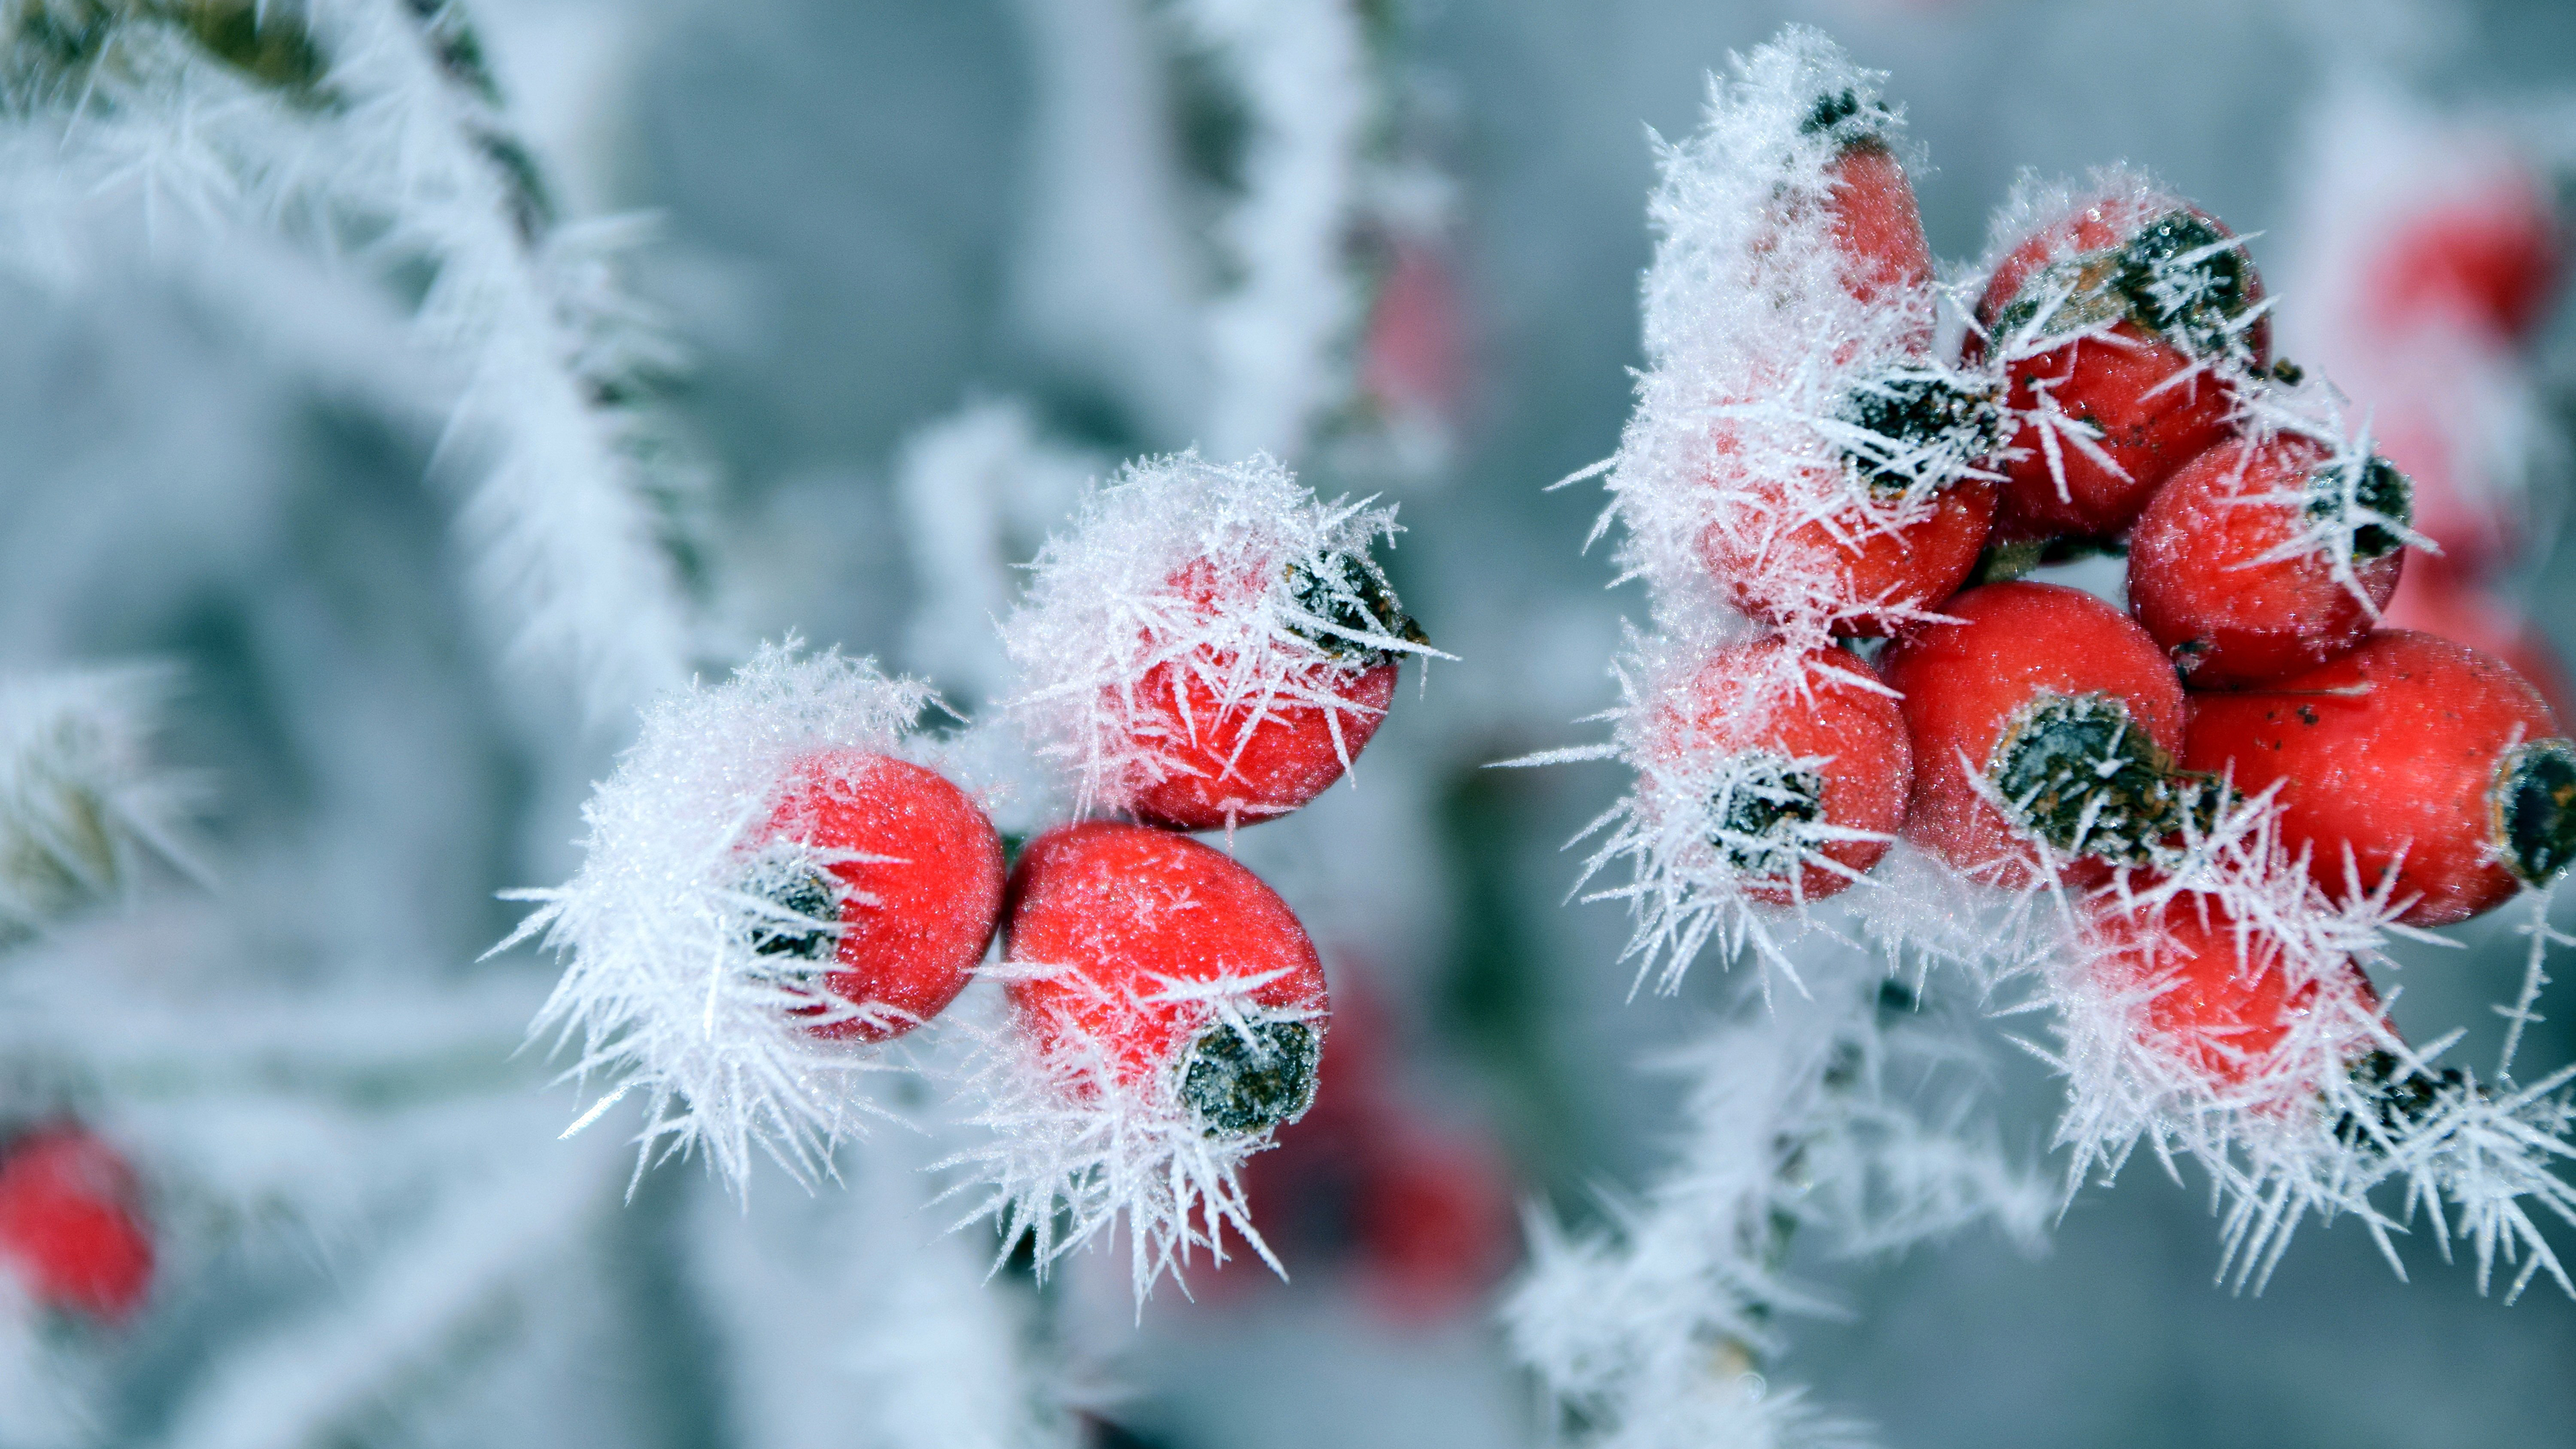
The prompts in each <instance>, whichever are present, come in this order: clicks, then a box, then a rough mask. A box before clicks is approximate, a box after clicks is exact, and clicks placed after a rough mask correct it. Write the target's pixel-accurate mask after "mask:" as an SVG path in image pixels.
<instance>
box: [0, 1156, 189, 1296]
mask: <svg viewBox="0 0 2576 1449" xmlns="http://www.w3.org/2000/svg"><path fill="white" fill-rule="evenodd" d="M140 1200H141V1193H140V1190H139V1188H138V1186H137V1184H136V1182H135V1177H134V1170H133V1168H131V1167H130V1166H128V1165H127V1164H126V1161H125V1159H124V1157H123V1156H122V1155H120V1154H119V1153H118V1152H117V1150H116V1149H115V1148H113V1147H110V1146H109V1145H108V1144H107V1143H105V1142H103V1141H101V1140H100V1139H98V1138H97V1137H95V1136H93V1135H91V1134H90V1133H88V1132H86V1131H83V1130H82V1129H80V1128H78V1127H74V1126H58V1127H46V1128H41V1129H39V1130H37V1131H34V1132H30V1133H27V1134H26V1135H25V1136H22V1137H20V1138H18V1139H17V1140H16V1141H14V1142H11V1143H10V1144H9V1145H8V1146H7V1147H6V1149H0V1264H5V1266H6V1268H7V1270H8V1271H10V1272H12V1273H13V1274H14V1275H15V1276H16V1277H17V1279H18V1281H19V1282H20V1283H21V1284H22V1285H23V1286H24V1288H25V1290H26V1292H27V1294H28V1296H29V1297H31V1298H33V1299H34V1300H35V1301H36V1302H38V1303H41V1304H44V1305H45V1306H47V1307H49V1308H55V1309H60V1310H63V1311H66V1312H72V1313H80V1314H85V1315H87V1316H89V1317H91V1318H95V1319H99V1320H101V1321H104V1322H109V1323H115V1322H121V1321H123V1320H124V1319H127V1318H130V1317H132V1316H133V1314H134V1311H135V1310H136V1309H138V1308H140V1307H142V1305H143V1299H144V1295H145V1294H146V1293H147V1292H148V1291H149V1290H150V1288H151V1286H152V1265H153V1258H154V1253H153V1246H152V1233H151V1229H150V1227H149V1226H148V1225H147V1224H146V1223H145V1222H144V1219H143V1215H142V1212H141V1208H140Z"/></svg>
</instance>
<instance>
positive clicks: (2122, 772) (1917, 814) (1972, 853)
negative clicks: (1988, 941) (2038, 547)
mask: <svg viewBox="0 0 2576 1449" xmlns="http://www.w3.org/2000/svg"><path fill="white" fill-rule="evenodd" d="M1942 612H1943V613H1944V614H1946V615H1949V616H1951V617H1952V618H1953V619H1955V620H1956V621H1957V622H1955V623H1946V624H1932V625H1927V626H1925V627H1924V628H1923V629H1922V630H1921V631H1920V632H1918V633H1915V634H1912V635H1909V636H1906V637H1904V638H1900V639H1898V640H1897V641H1896V643H1895V644H1894V645H1893V646H1891V647H1890V648H1889V649H1888V651H1887V654H1886V656H1885V657H1884V658H1883V659H1882V660H1881V665H1882V669H1883V672H1884V674H1885V676H1886V679H1887V682H1888V683H1889V684H1890V685H1892V686H1894V687H1895V688H1896V689H1897V690H1898V691H1899V692H1900V693H1901V694H1902V695H1903V696H1904V703H1903V710H1904V715H1905V723H1906V728H1907V731H1908V733H1909V734H1910V735H1911V737H1912V740H1913V748H1914V791H1913V799H1912V802H1911V804H1910V806H1909V807H1908V809H1907V812H1906V817H1905V827H1904V835H1905V837H1906V838H1907V839H1909V840H1912V841H1914V842H1916V843H1917V844H1920V845H1922V846H1924V847H1926V848H1928V849H1930V850H1933V851H1936V852H1938V853H1939V854H1940V855H1941V856H1942V858H1943V859H1945V860H1947V861H1949V862H1950V864H1951V865H1953V866H1955V867H1957V868H1958V869H1960V870H1963V871H1971V872H1976V873H1978V874H1980V875H1983V876H1985V877H1986V878H1988V879H1990V880H1992V881H1993V882H1994V883H1996V884H1998V885H2001V886H2003V887H2005V888H2007V889H2020V888H2023V887H2025V886H2028V885H2030V884H2032V883H2033V882H2035V881H2037V880H2039V879H2040V878H2041V874H2040V862H2041V860H2042V859H2043V857H2042V856H2041V854H2040V852H2039V851H2038V850H2037V849H2035V848H2034V844H2033V842H2044V843H2045V845H2046V847H2047V848H2048V851H2049V852H2050V855H2049V857H2047V858H2049V859H2053V860H2055V861H2056V862H2057V863H2058V864H2059V866H2060V868H2061V871H2062V876H2061V878H2062V879H2064V880H2067V881H2068V882H2070V883H2073V884H2079V885H2083V884H2092V883H2095V882H2098V881H2100V880H2103V879H2105V878H2107V876H2108V875H2109V872H2110V870H2111V866H2112V864H2113V863H2115V862H2136V861H2141V860H2144V859H2145V858H2146V857H2147V855H2148V853H2149V851H2150V850H2151V848H2152V847H2154V846H2155V845H2156V844H2157V843H2158V842H2160V841H2162V840H2163V839H2164V838H2165V837H2166V836H2167V835H2169V834H2170V833H2172V832H2173V831H2175V830H2177V829H2179V828H2180V827H2181V824H2182V812H2183V811H2184V810H2185V809H2186V808H2187V805H2188V801H2187V799H2186V796H2185V793H2184V791H2183V789H2182V787H2181V784H2180V782H2178V781H2177V780H2176V778H2175V777H2174V774H2173V756H2174V754H2175V753H2176V752H2177V751H2179V750H2180V749H2181V747H2182V734H2183V696H2182V686H2181V685H2179V684H2177V683H2176V682H2175V680H2174V674H2173V669H2172V667H2171V666H2169V665H2168V664H2166V663H2165V658H2164V653H2163V651H2162V650H2159V649H2158V648H2157V647H2156V643H2155V641H2154V640H2153V639H2150V638H2148V637H2147V634H2146V631H2144V630H2142V629H2140V628H2139V627H2138V626H2137V625H2136V624H2134V623H2132V622H2131V621H2130V620H2129V618H2128V616H2127V615H2124V614H2122V613H2121V612H2120V611H2119V610H2117V609H2114V608H2112V607H2111V606H2110V605H2108V604H2105V603H2103V602H2102V601H2101V600H2099V599H2096V598H2094V597H2093V596H2092V595H2090V594H2085V593H2080V592H2078V591H2076V590H2074V589H2067V588H2060V587H2058V586H2056V585H2054V584H2032V583H2005V584H1988V585H1986V586H1984V587H1982V588H1975V589H1970V590H1968V591H1967V592H1966V593H1963V594H1960V595H1959V596H1958V597H1956V598H1954V599H1952V600H1950V601H1949V602H1948V603H1946V604H1944V605H1942Z"/></svg>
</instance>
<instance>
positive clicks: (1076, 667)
mask: <svg viewBox="0 0 2576 1449" xmlns="http://www.w3.org/2000/svg"><path fill="white" fill-rule="evenodd" d="M1398 531H1399V530H1398V528H1397V526H1396V522H1395V510H1394V509H1392V508H1371V507H1369V506H1368V504H1367V503H1366V502H1365V501H1363V502H1360V503H1351V502H1348V501H1347V500H1339V499H1337V500H1335V501H1334V502H1332V503H1321V502H1318V501H1317V500H1316V499H1315V497H1314V495H1313V494H1311V493H1309V492H1308V491H1307V490H1306V489H1305V488H1303V487H1301V486H1299V485H1298V483H1297V481H1296V480H1295V479H1294V478H1293V477H1292V476H1290V474H1289V473H1288V471H1287V470H1286V469H1284V468H1282V467H1280V466H1279V465H1278V464H1277V463H1275V462H1273V461H1271V460H1270V459H1269V458H1266V457H1255V458H1253V459H1252V460H1251V461H1249V462H1246V463H1240V464H1221V463H1211V462H1207V461H1205V460H1204V459H1201V458H1200V457H1199V456H1198V455H1197V454H1196V453H1195V452H1189V453H1176V454H1171V455H1167V456H1164V457H1158V458H1147V459H1142V460H1139V461H1137V462H1134V463H1130V464H1129V465H1127V466H1126V467H1125V468H1123V469H1121V470H1120V471H1119V473H1118V474H1117V475H1116V476H1115V477H1113V478H1111V479H1110V480H1109V481H1108V482H1107V483H1106V484H1103V485H1100V486H1098V487H1095V488H1094V489H1092V490H1091V491H1090V492H1089V493H1088V494H1086V495H1085V497H1084V498H1083V500H1082V504H1081V507H1080V510H1079V512H1078V513H1077V515H1076V517H1075V520H1074V525H1073V530H1072V532H1071V533H1070V534H1068V535H1066V536H1063V537H1060V538H1055V539H1050V540H1049V541H1048V543H1047V545H1046V547H1045V549H1044V550H1042V551H1041V552H1040V553H1039V555H1038V558H1037V561H1036V563H1035V564H1034V565H1032V567H1033V569H1034V570H1035V577H1034V578H1033V579H1032V580H1031V582H1030V585H1029V590H1028V594H1027V597H1026V599H1025V600H1024V601H1023V603H1022V604H1021V606H1020V607H1019V609H1018V610H1016V611H1015V612H1014V613H1013V614H1012V616H1011V618H1010V619H1009V620H1008V621H1007V622H1006V623H1005V624H1004V626H1003V630H1002V635H1003V642H1004V644H1005V646H1006V647H1007V648H1008V649H1009V651H1010V655H1011V658H1012V660H1013V661H1014V662H1015V663H1017V664H1018V665H1019V667H1020V670H1021V674H1022V679H1023V681H1024V684H1023V688H1022V690H1021V692H1020V693H1019V695H1018V696H1017V697H1015V698H1014V699H1013V700H1012V701H1011V708H1012V710H1013V712H1014V713H1015V715H1016V716H1017V717H1018V718H1019V719H1020V720H1021V721H1022V723H1023V725H1024V727H1025V728H1026V729H1027V730H1028V732H1029V733H1030V734H1031V736H1032V737H1033V738H1034V739H1035V740H1036V742H1037V744H1038V747H1039V749H1040V750H1041V751H1042V752H1044V753H1046V754H1047V755H1049V756H1050V757H1052V758H1054V759H1055V760H1057V761H1059V762H1060V763H1061V764H1062V765H1063V766H1064V767H1065V768H1066V769H1067V770H1068V771H1069V772H1070V773H1071V774H1072V775H1073V776H1074V778H1075V779H1076V781H1077V782H1078V783H1077V789H1076V792H1075V794H1076V799H1075V811H1076V813H1077V814H1088V813H1091V812H1093V811H1096V810H1125V809H1129V808H1131V807H1132V806H1133V805H1134V804H1135V803H1136V801H1137V799H1138V797H1139V796H1140V794H1142V793H1143V792H1144V791H1145V790H1147V789H1149V788H1150V787H1152V786H1154V785H1156V784H1158V783H1160V782H1162V781H1164V780H1168V779H1172V778H1176V777H1180V776H1188V775H1198V774H1203V773H1204V771H1203V770H1202V768H1201V767H1200V766H1198V765H1196V764H1194V763H1192V756H1194V755H1197V754H1198V753H1199V752H1198V751H1195V750H1185V749H1184V748H1183V746H1184V745H1185V744H1187V743H1188V742H1190V741H1191V740H1192V739H1193V737H1194V735H1195V734H1196V732H1197V730H1198V729H1199V728H1201V727H1203V726H1202V725H1201V724H1200V722H1199V721H1198V720H1197V719H1196V712H1197V710H1198V709H1199V708H1200V707H1201V705H1200V704H1199V703H1194V700H1196V701H1201V702H1213V704H1214V706H1215V709H1216V712H1217V715H1218V717H1219V718H1220V719H1221V720H1223V721H1226V722H1227V724H1226V725H1225V726H1223V727H1221V728H1223V729H1230V730H1231V731H1232V732H1231V733H1221V734H1220V735H1219V738H1218V739H1217V741H1216V742H1215V743H1217V744H1218V745H1219V746H1227V745H1231V746H1233V747H1235V748H1236V749H1238V750H1239V749H1240V747H1241V745H1242V743H1243V742H1245V741H1247V740H1249V739H1250V737H1251V735H1252V734H1253V732H1254V731H1255V730H1256V729H1258V728H1259V726H1260V724H1261V722H1263V721H1264V720H1266V719H1268V718H1269V717H1271V716H1272V715H1273V714H1274V713H1276V712H1278V711H1281V710H1284V709H1290V708H1304V709H1313V710H1320V711H1323V712H1325V714H1326V717H1327V718H1328V719H1330V720H1331V721H1333V723H1334V730H1335V740H1336V747H1337V749H1338V750H1339V751H1340V753H1341V754H1342V758H1343V762H1344V763H1345V764H1347V763H1348V761H1349V754H1350V751H1349V749H1348V747H1347V745H1345V744H1344V743H1343V742H1342V741H1341V738H1340V731H1341V730H1342V729H1344V728H1347V727H1348V726H1347V725H1346V724H1345V723H1344V722H1345V721H1358V720H1373V719H1375V718H1376V717H1377V716H1378V714H1379V713H1380V709H1379V707H1378V706H1377V705H1375V704H1373V703H1371V702H1369V701H1368V699H1367V698H1366V697H1365V696H1364V692H1363V691H1362V689H1361V687H1360V686H1361V681H1362V680H1363V679H1364V678H1365V677H1366V676H1367V675H1368V673H1369V672H1370V670H1372V669H1373V668H1375V667H1376V666H1378V665H1380V664H1383V663H1385V662H1388V661H1390V660H1392V659H1394V658H1395V657H1397V656H1400V655H1403V654H1421V655H1430V654H1432V653H1434V651H1432V650H1430V649H1429V648H1427V647H1426V646H1425V645H1423V644H1422V643H1421V642H1420V640H1419V637H1418V635H1417V634H1416V633H1415V632H1414V631H1413V630H1412V628H1411V621H1410V620H1408V619H1406V618H1405V617H1404V615H1403V612H1402V610H1401V609H1400V608H1399V607H1398V606H1397V605H1396V602H1395V598H1394V595H1393V593H1392V592H1391V591H1390V590H1389V589H1388V588H1387V586H1386V578H1385V575H1384V573H1383V572H1382V571H1380V569H1379V568H1378V566H1377V564H1376V563H1375V562H1374V561H1373V560H1371V559H1370V557H1369V552H1368V551H1369V547H1370V545H1371V544H1373V543H1374V542H1376V541H1377V540H1379V539H1382V538H1383V539H1390V540H1391V539H1392V538H1393V537H1394V536H1395V534H1396V533H1397V532H1398ZM1236 721H1240V723H1239V724H1238V723H1235V722H1236ZM1251 808H1252V809H1255V810H1257V809H1259V808H1260V807H1258V806H1255V807H1251Z"/></svg>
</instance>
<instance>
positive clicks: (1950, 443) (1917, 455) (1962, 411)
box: [1834, 367, 2012, 496]
mask: <svg viewBox="0 0 2576 1449" xmlns="http://www.w3.org/2000/svg"><path fill="white" fill-rule="evenodd" d="M2001 392H2002V389H2001V388H2000V386H1999V385H1998V384H1997V383H1996V382H1995V380H1994V379H1992V378H1989V377H1981V376H1977V375H1974V374H1969V373H1960V372H1953V371H1951V370H1949V369H1947V368H1935V367H1898V368H1893V369H1891V370H1889V371H1888V372H1887V373H1885V374H1883V375H1881V376H1878V377H1872V378H1865V379H1862V380H1861V381H1859V382H1857V383H1855V384H1853V386H1852V388H1851V390H1850V391H1849V392H1846V393H1845V394H1844V395H1843V400H1842V403H1841V405H1840V406H1839V407H1837V408H1836V409H1835V411H1834V418H1835V421H1837V422H1841V423H1844V424H1847V425H1849V426H1850V427H1851V428H1853V429H1854V430H1856V431H1855V433H1854V434H1853V435H1852V436H1849V437H1847V438H1846V439H1845V442H1844V448H1845V451H1846V452H1847V453H1848V455H1849V456H1850V458H1851V461H1852V464H1853V466H1855V467H1856V468H1858V469H1859V470H1860V472H1861V476H1862V477H1863V478H1864V479H1866V480H1867V481H1868V483H1869V486H1870V488H1871V490H1872V491H1874V492H1877V493H1879V494H1882V495H1884V494H1896V495H1900V496H1901V495H1904V494H1906V493H1909V492H1911V491H1913V490H1915V489H1918V488H1922V487H1925V486H1929V487H1932V488H1936V489H1937V488H1947V487H1949V486H1951V485H1952V484H1955V483H1957V482H1959V481H1960V480H1961V479H1963V478H1966V477H1969V476H1970V475H1971V474H1973V473H1975V472H1976V471H1977V467H1978V464H1979V463H1981V462H1982V461H1983V460H1985V459H1987V458H1990V457H1992V456H1994V454H1995V452H1996V450H1997V449H1999V448H2001V447H2002V446H2003V445H2004V443H2005V441H2006V440H2007V439H2009V438H2010V437H2011V436H2012V429H2011V420H2010V419H2009V418H2008V417H2006V416H2005V414H2004V411H2003V408H2002V406H2001V405H2000V398H2001Z"/></svg>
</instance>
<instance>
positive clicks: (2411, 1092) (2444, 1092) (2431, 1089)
mask: <svg viewBox="0 0 2576 1449" xmlns="http://www.w3.org/2000/svg"><path fill="white" fill-rule="evenodd" d="M2352 1084H2353V1086H2354V1087H2355V1088H2357V1089H2358V1090H2359V1091H2360V1093H2361V1095H2362V1098H2363V1100H2365V1101H2366V1102H2368V1103H2369V1104H2370V1122H2369V1124H2368V1125H2367V1126H2365V1124H2364V1123H2363V1121H2362V1119H2361V1118H2360V1116H2359V1115H2358V1114H2356V1113H2354V1112H2353V1111H2351V1110H2349V1109H2347V1110H2346V1111H2345V1112H2344V1114H2343V1116H2342V1118H2341V1119H2340V1120H2338V1121H2337V1122H2336V1123H2335V1129H2334V1134H2335V1140H2336V1141H2338V1142H2341V1143H2343V1144H2344V1145H2346V1146H2348V1147H2358V1146H2362V1145H2365V1144H2372V1143H2376V1142H2378V1141H2380V1140H2383V1139H2394V1138H2398V1137H2403V1136H2405V1135H2406V1134H2407V1133H2409V1132H2411V1131H2413V1130H2414V1129H2416V1128H2418V1127H2421V1126H2423V1125H2424V1124H2425V1123H2426V1122H2428V1121H2431V1120H2432V1118H2433V1116H2434V1114H2436V1113H2437V1112H2439V1111H2440V1110H2441V1109H2442V1107H2443V1105H2444V1104H2445V1103H2447V1102H2451V1101H2456V1100H2458V1099H2459V1098H2461V1097H2464V1096H2466V1095H2467V1094H2468V1092H2469V1091H2470V1087H2469V1083H2468V1078H2467V1077H2466V1076H2464V1075H2462V1073H2461V1072H2460V1070H2459V1068H2457V1067H2451V1068H2446V1069H2445V1070H2443V1071H2441V1072H2437V1073H2431V1074H2427V1073H2424V1072H2418V1071H2410V1070H2408V1068H2407V1066H2406V1064H2405V1063H2404V1062H2403V1061H2401V1060H2399V1059H2398V1056H2397V1054H2396V1053H2395V1052H2391V1051H2377V1050H2374V1051H2371V1052H2368V1053H2365V1054H2364V1055H2363V1056H2362V1057H2361V1059H2360V1060H2358V1061H2356V1062H2354V1063H2353V1064H2352ZM2373 1129H2375V1130H2373Z"/></svg>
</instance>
